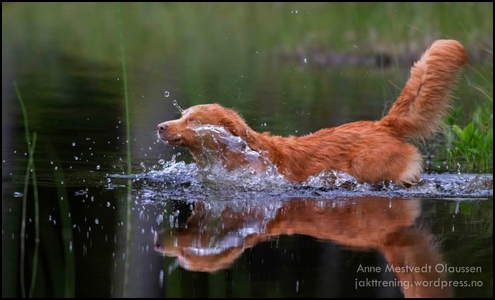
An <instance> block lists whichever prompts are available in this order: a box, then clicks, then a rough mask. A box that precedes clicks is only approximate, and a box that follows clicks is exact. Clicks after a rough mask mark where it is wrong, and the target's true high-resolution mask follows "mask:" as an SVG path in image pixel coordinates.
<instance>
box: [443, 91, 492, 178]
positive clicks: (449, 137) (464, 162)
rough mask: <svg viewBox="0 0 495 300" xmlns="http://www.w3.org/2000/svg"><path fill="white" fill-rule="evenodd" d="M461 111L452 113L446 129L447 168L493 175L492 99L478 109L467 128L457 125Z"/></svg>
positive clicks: (456, 110)
mask: <svg viewBox="0 0 495 300" xmlns="http://www.w3.org/2000/svg"><path fill="white" fill-rule="evenodd" d="M460 110H461V107H459V108H458V109H455V110H453V113H452V114H451V115H450V116H449V118H447V126H446V127H445V129H444V134H445V137H446V145H447V147H446V148H443V149H445V150H446V152H447V153H446V156H447V163H448V166H449V167H450V169H451V170H452V169H454V170H455V169H458V170H459V171H468V172H480V173H488V172H489V173H491V172H493V100H492V99H489V101H487V104H486V105H485V106H478V107H477V108H476V110H475V111H474V112H473V114H472V116H471V118H470V120H471V121H470V122H469V123H468V124H467V125H465V126H462V125H458V124H456V115H458V114H459V111H460Z"/></svg>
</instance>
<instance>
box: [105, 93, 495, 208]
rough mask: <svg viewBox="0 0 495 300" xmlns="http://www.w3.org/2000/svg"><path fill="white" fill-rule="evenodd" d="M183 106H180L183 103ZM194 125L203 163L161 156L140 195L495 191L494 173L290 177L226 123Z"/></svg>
mask: <svg viewBox="0 0 495 300" xmlns="http://www.w3.org/2000/svg"><path fill="white" fill-rule="evenodd" d="M174 103H176V102H174ZM176 107H178V105H177V106H176ZM178 109H179V110H181V109H180V107H178ZM193 130H194V131H195V134H196V137H197V139H198V140H199V141H200V142H201V146H202V150H201V155H200V156H199V159H200V161H201V162H202V163H201V164H200V165H201V167H200V166H199V165H198V164H196V163H190V164H186V163H185V162H184V161H179V162H177V161H176V156H173V157H172V159H171V160H170V161H167V162H165V161H163V160H162V161H159V164H160V165H161V166H162V169H161V170H159V169H156V168H153V169H147V170H144V169H143V173H142V174H135V175H133V178H134V179H136V181H134V182H135V188H136V189H137V192H138V194H139V195H140V198H141V200H143V201H144V202H148V201H151V202H156V201H157V200H167V199H175V200H183V199H190V200H191V199H196V200H199V199H209V198H212V197H213V198H215V199H221V200H236V201H240V200H242V199H260V200H263V201H266V200H268V199H270V200H274V199H280V198H281V197H283V198H293V197H311V198H327V199H335V198H349V197H357V196H388V197H392V196H400V197H418V196H420V197H422V196H427V197H451V196H455V197H464V198H466V197H493V175H492V174H431V175H429V174H423V176H422V180H421V181H420V182H419V183H418V184H417V185H415V186H412V187H410V188H405V187H402V186H400V185H397V184H395V183H393V182H381V183H359V182H357V180H356V179H355V178H354V177H352V176H350V175H348V174H346V173H343V172H336V171H332V170H324V171H322V172H321V173H320V174H316V175H314V176H311V177H310V178H309V179H308V180H307V181H305V182H301V183H295V182H289V181H287V180H286V179H285V178H284V176H283V175H281V174H280V173H279V172H278V169H277V166H276V165H273V164H272V163H271V162H270V161H269V160H268V159H267V158H265V157H264V155H263V153H262V152H261V153H260V152H256V151H254V150H252V149H251V148H249V146H248V144H247V143H246V141H244V140H243V139H242V138H241V137H238V136H234V135H232V134H231V133H230V132H228V131H226V130H225V129H224V128H223V127H221V126H214V125H201V126H197V127H195V128H194V129H193ZM219 149H221V151H219ZM232 157H235V159H236V161H238V162H239V165H242V167H239V168H235V169H233V170H228V169H227V167H226V166H225V165H223V161H231V160H230V159H232ZM260 170H262V171H260ZM111 177H122V175H112V176H111Z"/></svg>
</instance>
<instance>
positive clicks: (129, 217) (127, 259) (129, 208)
mask: <svg viewBox="0 0 495 300" xmlns="http://www.w3.org/2000/svg"><path fill="white" fill-rule="evenodd" d="M118 13H119V20H120V26H119V36H120V55H121V62H122V78H123V84H124V102H125V117H126V131H127V137H126V139H127V140H126V144H127V149H126V150H127V158H126V162H127V210H126V247H125V253H126V255H125V268H124V291H123V297H124V298H125V297H127V293H128V286H129V271H130V260H131V256H130V253H131V244H132V235H131V233H132V197H131V192H132V158H131V117H130V105H129V86H128V83H127V66H126V62H125V46H124V29H123V27H124V26H123V21H122V10H121V5H120V3H119V4H118Z"/></svg>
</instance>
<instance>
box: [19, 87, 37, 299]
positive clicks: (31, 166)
mask: <svg viewBox="0 0 495 300" xmlns="http://www.w3.org/2000/svg"><path fill="white" fill-rule="evenodd" d="M14 88H15V91H16V94H17V99H18V100H19V104H20V105H21V109H22V115H23V118H24V130H25V137H26V144H27V146H28V153H29V158H28V164H27V168H26V175H25V177H24V190H23V197H22V220H21V234H20V235H21V245H20V249H21V255H20V257H21V258H20V259H21V261H20V264H19V265H20V276H21V278H20V282H21V295H22V297H23V298H26V286H25V282H24V281H25V278H26V277H25V273H24V270H25V258H26V211H27V194H28V187H29V177H30V174H32V179H33V196H34V252H33V267H32V269H31V270H32V271H31V284H30V288H29V294H28V296H29V298H32V297H33V294H34V288H35V285H36V275H37V273H38V257H39V244H40V218H39V199H38V183H37V181H36V169H35V167H34V150H35V148H36V136H37V135H36V132H34V133H33V140H32V142H31V138H30V133H29V118H28V115H27V111H26V107H25V105H24V101H22V96H21V93H20V91H19V88H18V87H17V83H16V82H15V81H14Z"/></svg>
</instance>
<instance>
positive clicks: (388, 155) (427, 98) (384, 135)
mask: <svg viewBox="0 0 495 300" xmlns="http://www.w3.org/2000/svg"><path fill="white" fill-rule="evenodd" d="M467 61H468V57H467V54H466V52H465V50H464V47H463V46H462V45H461V44H460V43H459V42H457V41H455V40H437V41H435V42H434V43H433V44H432V45H431V47H430V48H429V49H428V50H426V52H425V53H424V54H423V55H422V57H421V59H420V60H419V61H417V62H416V63H415V64H414V66H413V67H412V68H411V76H410V78H409V80H408V81H407V83H406V85H405V87H404V89H403V90H402V92H401V94H400V95H399V97H398V98H397V100H396V102H395V103H394V105H393V106H392V107H391V109H390V111H389V113H388V114H387V115H386V116H384V117H383V118H382V119H381V120H379V121H358V122H352V123H348V124H344V125H341V126H337V127H333V128H325V129H321V130H319V131H317V132H315V133H313V134H309V135H306V136H301V137H295V136H290V137H281V136H275V135H271V134H270V133H268V132H264V133H258V132H256V131H254V130H253V129H251V128H250V127H249V126H248V125H247V124H246V122H245V121H244V120H243V119H242V118H241V117H240V116H239V115H238V114H237V113H236V112H235V111H234V110H232V109H229V108H225V107H223V106H220V105H219V104H204V105H197V106H193V107H191V108H189V109H187V110H185V111H184V112H183V114H182V117H181V118H180V119H178V120H173V121H168V122H163V123H161V124H159V125H158V136H159V137H160V138H161V139H163V140H164V141H167V142H168V143H169V144H172V145H179V146H184V147H187V148H188V149H189V150H190V152H191V154H192V155H193V157H194V159H195V160H196V161H197V162H198V163H199V164H200V165H202V164H204V162H203V161H202V156H201V153H202V151H204V150H205V149H210V150H213V151H217V152H218V157H217V158H218V159H219V160H220V161H221V162H222V163H223V165H224V166H225V167H226V168H227V169H229V170H230V169H234V168H238V167H244V166H246V165H248V164H249V165H250V166H251V167H253V168H255V169H258V170H261V169H263V167H264V163H263V160H260V161H259V162H258V163H256V164H254V165H253V162H252V161H250V162H247V160H246V159H245V158H243V157H242V155H241V154H240V153H238V152H235V151H228V149H227V148H226V147H225V145H221V143H218V142H215V136H214V135H218V133H214V132H212V135H213V136H212V137H211V138H210V139H208V137H201V138H200V137H198V135H197V134H196V132H195V131H194V130H193V129H194V128H196V127H197V126H198V125H205V124H210V125H216V126H221V127H223V128H224V129H225V130H226V131H227V132H229V133H230V134H232V135H235V136H239V137H241V138H242V139H243V140H244V141H245V142H246V143H247V145H248V146H249V148H251V149H252V150H254V151H257V152H259V153H260V154H261V155H262V156H264V157H265V158H267V159H268V160H269V161H270V162H271V163H273V164H275V165H276V166H277V168H278V171H279V172H280V173H281V174H283V175H284V176H285V177H286V178H287V179H289V180H292V181H297V182H302V181H305V180H307V179H308V178H309V177H310V176H312V175H317V174H319V173H320V172H321V171H323V170H338V171H344V172H346V173H348V174H350V175H352V176H353V177H355V178H356V179H357V180H358V181H359V182H380V181H389V180H391V181H394V182H396V183H399V184H402V185H409V184H414V183H416V182H418V181H419V179H420V174H421V172H422V164H423V162H422V158H421V154H420V152H419V150H418V149H417V148H416V147H415V146H413V145H412V144H409V143H407V142H406V141H405V139H406V138H423V137H428V136H430V135H432V134H433V133H434V132H435V130H436V129H437V127H438V125H439V124H440V122H441V119H442V117H443V116H444V115H445V114H446V113H447V111H448V109H449V99H450V97H449V94H450V89H451V88H452V86H453V85H454V83H455V81H456V78H457V75H458V73H459V72H460V70H461V68H462V66H464V65H465V64H466V63H467Z"/></svg>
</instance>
